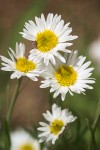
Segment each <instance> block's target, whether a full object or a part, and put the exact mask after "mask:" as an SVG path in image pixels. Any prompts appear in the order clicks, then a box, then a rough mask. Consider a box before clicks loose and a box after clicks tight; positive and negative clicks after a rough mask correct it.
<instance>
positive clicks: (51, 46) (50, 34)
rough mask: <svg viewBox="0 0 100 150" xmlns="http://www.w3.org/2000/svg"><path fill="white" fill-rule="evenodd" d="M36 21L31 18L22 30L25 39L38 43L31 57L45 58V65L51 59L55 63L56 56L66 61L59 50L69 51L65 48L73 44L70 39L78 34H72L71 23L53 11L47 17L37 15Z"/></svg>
mask: <svg viewBox="0 0 100 150" xmlns="http://www.w3.org/2000/svg"><path fill="white" fill-rule="evenodd" d="M35 22H36V23H34V22H33V21H32V20H30V21H29V22H28V23H25V28H24V29H23V32H20V33H21V34H22V36H23V37H24V38H25V39H27V40H30V41H34V42H35V43H36V48H34V49H33V50H31V55H30V57H31V58H34V57H38V58H41V59H43V61H44V63H45V65H48V63H49V60H50V61H51V62H52V63H53V64H55V63H56V62H55V56H56V57H57V58H59V59H60V60H61V61H62V62H65V59H64V58H63V57H62V55H61V54H60V53H59V51H62V52H69V50H65V47H68V46H71V45H72V43H71V42H69V41H71V40H74V39H76V38H77V36H72V35H70V33H71V32H72V28H70V27H69V24H70V23H67V24H65V25H64V20H62V19H61V15H57V14H56V15H54V14H52V13H49V14H48V15H47V19H45V17H44V15H43V14H41V17H40V18H37V17H35ZM35 55H36V56H35Z"/></svg>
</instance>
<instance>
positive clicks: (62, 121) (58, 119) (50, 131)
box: [38, 104, 77, 144]
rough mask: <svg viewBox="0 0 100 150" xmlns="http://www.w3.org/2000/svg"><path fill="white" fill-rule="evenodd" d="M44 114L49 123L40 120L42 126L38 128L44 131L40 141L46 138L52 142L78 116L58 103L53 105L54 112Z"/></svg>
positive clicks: (40, 135)
mask: <svg viewBox="0 0 100 150" xmlns="http://www.w3.org/2000/svg"><path fill="white" fill-rule="evenodd" d="M43 116H44V118H45V119H46V120H47V121H48V122H49V123H44V122H40V125H41V126H42V127H39V128H38V130H39V131H41V132H42V133H40V134H39V138H40V140H39V142H43V141H45V140H46V142H48V141H52V144H54V143H55V141H56V140H57V139H58V138H59V135H60V134H61V133H62V132H63V131H64V130H65V127H66V126H67V125H68V124H69V123H71V122H73V121H75V120H76V118H77V117H74V116H73V115H72V113H71V112H69V111H68V109H63V110H61V107H58V106H57V105H56V104H53V105H52V113H50V112H49V111H47V113H44V114H43Z"/></svg>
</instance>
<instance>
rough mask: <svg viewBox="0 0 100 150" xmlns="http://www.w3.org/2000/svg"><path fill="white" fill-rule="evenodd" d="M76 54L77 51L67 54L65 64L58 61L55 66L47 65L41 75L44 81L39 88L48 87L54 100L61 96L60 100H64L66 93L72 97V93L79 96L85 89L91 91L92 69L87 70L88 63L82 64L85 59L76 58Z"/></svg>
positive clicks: (81, 57) (92, 81)
mask: <svg viewBox="0 0 100 150" xmlns="http://www.w3.org/2000/svg"><path fill="white" fill-rule="evenodd" d="M77 54H78V51H72V52H71V53H70V54H67V55H66V56H65V59H66V63H65V64H64V63H62V62H60V61H59V60H57V63H56V65H55V66H54V65H51V64H49V65H48V67H46V72H45V73H43V74H42V76H43V77H44V80H43V81H42V85H41V86H40V87H41V88H47V87H50V88H51V89H50V92H54V95H53V97H54V98H56V97H57V96H58V95H59V94H61V99H62V100H64V99H65V96H66V94H67V93H68V92H69V93H70V94H71V95H73V92H75V93H78V94H80V93H84V92H85V91H86V89H93V87H92V86H91V84H93V83H95V81H94V79H93V78H90V76H91V75H92V73H91V72H92V70H93V69H94V68H89V65H90V64H91V62H90V61H88V62H84V61H85V59H86V57H83V56H79V57H78V56H77Z"/></svg>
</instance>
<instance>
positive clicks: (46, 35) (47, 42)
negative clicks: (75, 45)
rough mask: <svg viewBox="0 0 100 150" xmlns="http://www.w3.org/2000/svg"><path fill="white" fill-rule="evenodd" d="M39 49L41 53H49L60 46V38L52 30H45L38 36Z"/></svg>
mask: <svg viewBox="0 0 100 150" xmlns="http://www.w3.org/2000/svg"><path fill="white" fill-rule="evenodd" d="M36 43H37V48H38V49H39V50H40V51H41V52H44V53H45V52H48V51H50V50H51V49H52V48H54V47H55V46H56V45H57V44H58V38H57V36H56V35H55V33H54V32H53V31H51V30H45V31H43V32H40V33H38V34H37V37H36Z"/></svg>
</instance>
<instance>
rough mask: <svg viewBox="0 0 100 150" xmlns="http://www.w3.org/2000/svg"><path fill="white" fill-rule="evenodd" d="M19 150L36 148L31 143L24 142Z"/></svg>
mask: <svg viewBox="0 0 100 150" xmlns="http://www.w3.org/2000/svg"><path fill="white" fill-rule="evenodd" d="M19 150H35V148H34V147H33V145H31V144H24V145H22V146H21V147H20V149H19Z"/></svg>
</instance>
